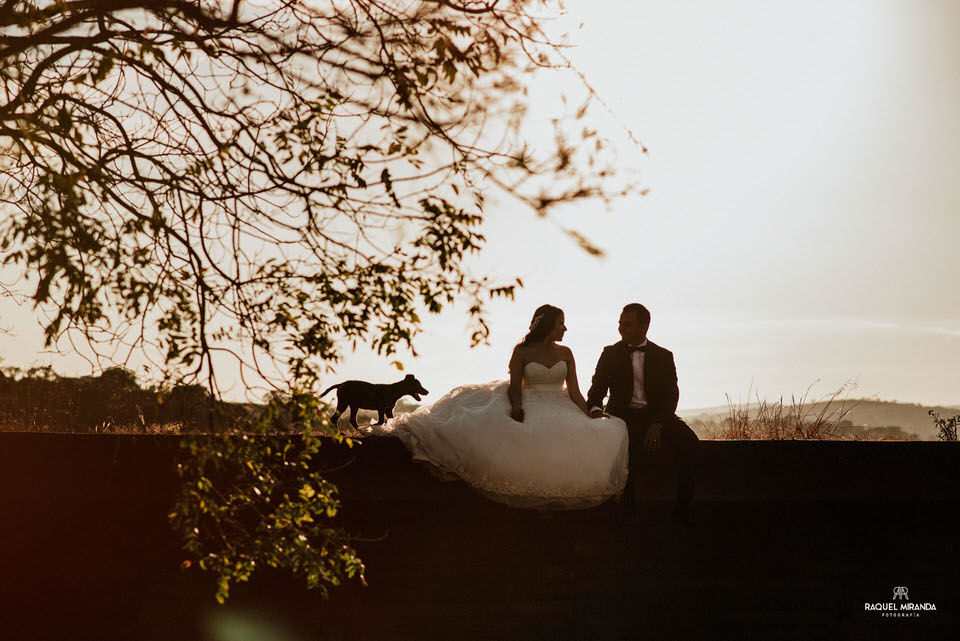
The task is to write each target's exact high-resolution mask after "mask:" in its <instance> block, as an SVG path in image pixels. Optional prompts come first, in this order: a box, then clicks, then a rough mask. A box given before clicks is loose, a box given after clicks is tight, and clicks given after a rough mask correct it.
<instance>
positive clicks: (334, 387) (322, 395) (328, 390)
mask: <svg viewBox="0 0 960 641" xmlns="http://www.w3.org/2000/svg"><path fill="white" fill-rule="evenodd" d="M342 384H343V383H337V384H336V385H333V386H331V387H328V388H327V391H325V392H324V393H323V394H321V395H320V396H318V397H317V398H323V397H324V396H326V395H327V394H329V393H330V390H334V389H337V388H338V387H340V386H341V385H342Z"/></svg>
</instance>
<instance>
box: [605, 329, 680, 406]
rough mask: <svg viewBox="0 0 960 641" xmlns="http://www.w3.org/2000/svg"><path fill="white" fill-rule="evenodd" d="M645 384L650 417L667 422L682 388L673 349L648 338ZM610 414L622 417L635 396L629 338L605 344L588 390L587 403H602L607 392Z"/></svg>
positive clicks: (644, 370)
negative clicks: (661, 345) (667, 348)
mask: <svg viewBox="0 0 960 641" xmlns="http://www.w3.org/2000/svg"><path fill="white" fill-rule="evenodd" d="M643 385H644V391H645V392H646V395H647V407H648V409H649V411H650V417H651V421H652V422H654V423H660V424H661V425H666V423H667V421H669V420H671V419H672V418H673V417H674V415H675V412H676V411H677V401H678V400H679V399H680V389H679V387H677V366H676V365H675V364H674V362H673V353H672V352H670V351H669V350H666V349H664V348H662V347H660V346H659V345H657V344H655V343H653V342H651V341H650V340H647V349H646V351H645V353H644V359H643ZM608 391H609V392H610V400H609V401H608V402H607V407H606V411H607V413H608V414H613V415H614V416H619V417H621V418H623V416H624V414H626V411H627V407H628V406H629V405H630V398H631V397H632V396H633V359H632V358H631V357H630V349H629V347H628V345H627V343H626V341H620V342H619V343H615V344H613V345H610V346H608V347H604V348H603V353H602V354H600V360H599V361H597V371H596V372H595V373H594V375H593V383H592V384H591V385H590V391H588V392H587V407H600V406H602V405H603V399H604V398H605V397H606V395H607V392H608Z"/></svg>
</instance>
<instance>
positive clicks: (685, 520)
mask: <svg viewBox="0 0 960 641" xmlns="http://www.w3.org/2000/svg"><path fill="white" fill-rule="evenodd" d="M671 516H672V517H673V520H674V521H676V522H677V523H682V524H684V525H686V526H687V527H692V528H698V527H700V525H699V524H698V523H697V517H695V516H694V515H693V510H691V509H690V506H689V505H678V506H677V507H675V508H673V514H671Z"/></svg>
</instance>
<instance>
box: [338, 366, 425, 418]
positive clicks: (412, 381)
mask: <svg viewBox="0 0 960 641" xmlns="http://www.w3.org/2000/svg"><path fill="white" fill-rule="evenodd" d="M334 389H335V390H337V411H336V412H334V413H333V415H332V416H331V417H330V421H331V422H332V423H333V424H334V426H336V425H337V422H338V421H339V420H340V416H341V415H342V414H343V412H344V410H346V409H347V408H348V407H349V408H350V425H352V426H353V429H355V430H359V429H360V426H359V425H357V410H361V409H364V410H377V413H378V416H377V422H376V423H374V425H383V423H384V417H386V418H393V406H394V405H396V403H397V401H398V400H400V397H402V396H412V397H413V398H415V399H416V400H418V401H419V400H420V396H421V395H422V396H426V395H427V394H429V392H427V390H426V389H424V387H423V385H421V383H420V381H418V380H417V379H416V377H415V376H414V375H413V374H407V375H406V376H404V377H403V380H402V381H397V382H396V383H391V384H389V385H379V384H376V383H367V382H366V381H344V382H342V383H338V384H337V385H334V386H332V387H329V388H327V390H326V391H325V392H324V393H323V394H321V395H320V398H323V397H324V396H326V395H327V393H328V392H330V390H334Z"/></svg>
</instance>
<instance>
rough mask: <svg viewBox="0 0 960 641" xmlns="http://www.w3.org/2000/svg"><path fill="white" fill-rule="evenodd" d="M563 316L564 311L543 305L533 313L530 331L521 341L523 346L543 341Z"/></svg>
mask: <svg viewBox="0 0 960 641" xmlns="http://www.w3.org/2000/svg"><path fill="white" fill-rule="evenodd" d="M561 316H563V310H562V309H560V308H559V307H554V306H553V305H541V306H540V307H538V308H537V311H535V312H534V313H533V320H532V321H530V331H529V332H527V335H526V336H524V337H523V340H522V341H520V344H521V345H529V344H530V343H536V342H539V341H542V340H543V339H545V338H546V337H547V334H549V333H550V331H551V330H552V329H553V326H554V325H556V324H557V319H558V318H560V317H561Z"/></svg>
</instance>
